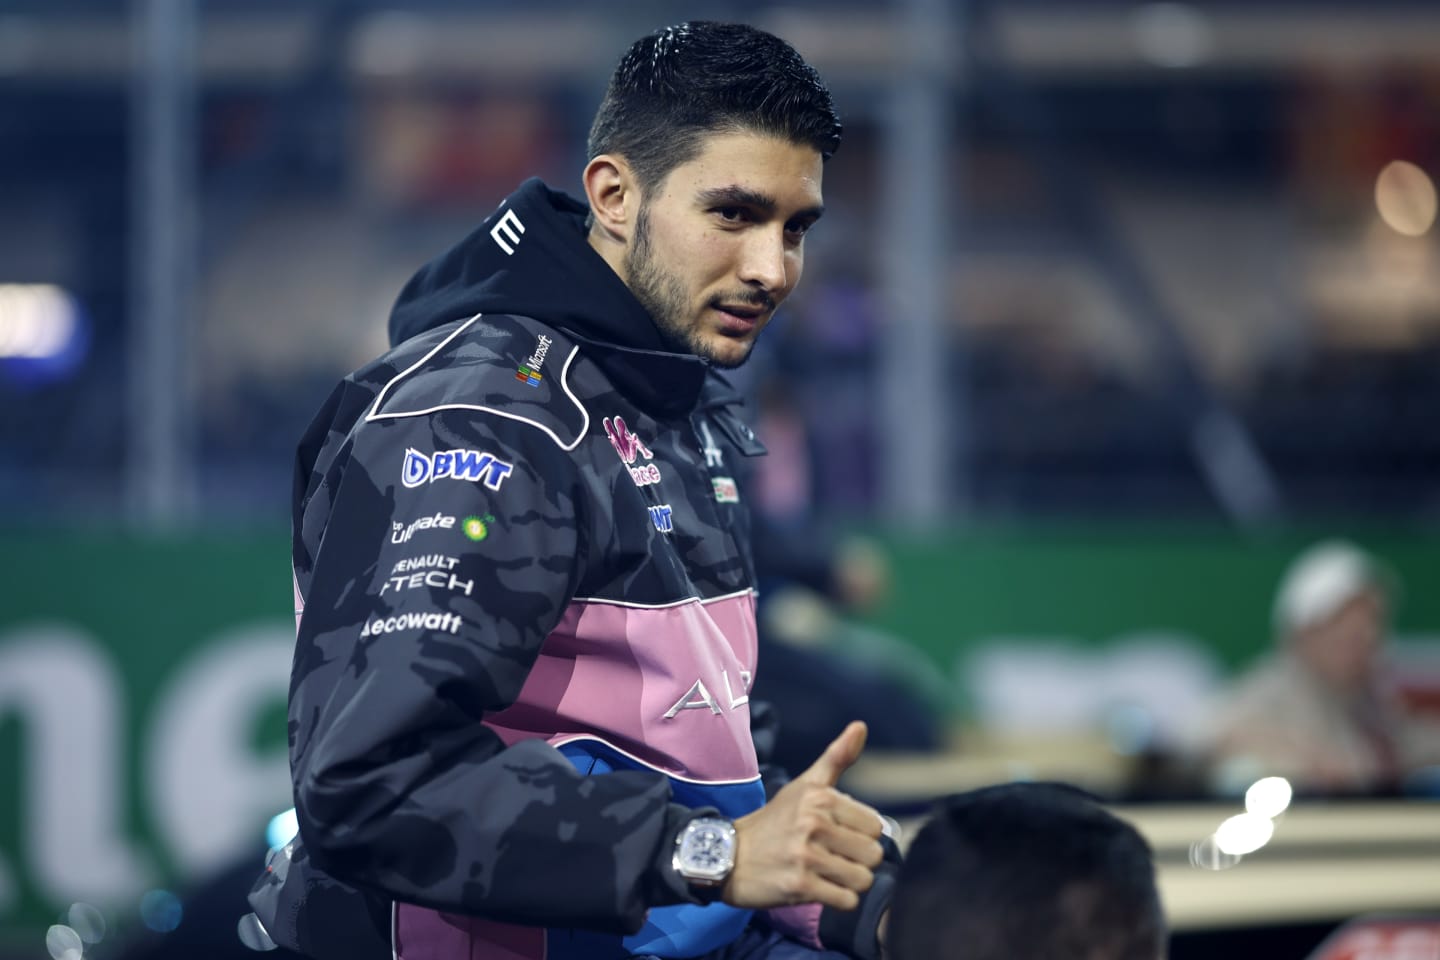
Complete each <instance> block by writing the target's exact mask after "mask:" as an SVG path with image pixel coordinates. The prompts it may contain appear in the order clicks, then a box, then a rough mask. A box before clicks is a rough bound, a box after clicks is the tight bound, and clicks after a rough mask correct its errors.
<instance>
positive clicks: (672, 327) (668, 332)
mask: <svg viewBox="0 0 1440 960" xmlns="http://www.w3.org/2000/svg"><path fill="white" fill-rule="evenodd" d="M624 266H625V276H626V277H627V278H628V283H629V287H630V292H631V293H632V294H634V295H635V299H636V300H639V301H640V305H641V306H642V307H644V308H645V312H646V313H648V314H650V318H651V319H652V320H654V321H655V328H656V329H657V330H659V331H660V339H661V341H662V342H663V343H664V344H665V349H666V350H669V351H671V352H672V353H688V354H692V355H694V356H697V357H701V358H703V359H705V360H708V361H710V362H711V363H713V364H714V365H715V366H717V367H720V368H722V369H727V370H729V369H734V368H735V367H738V366H740V365H741V364H742V363H744V362H745V361H746V360H749V359H750V352H751V351H750V350H749V349H746V351H745V354H744V355H743V356H742V357H740V358H739V359H738V360H735V359H726V358H722V357H719V356H716V355H715V352H714V351H713V350H712V349H711V348H710V347H709V346H708V345H707V344H706V343H705V340H704V338H703V337H702V336H701V334H700V329H699V326H698V324H697V323H694V322H690V321H688V320H687V314H688V312H689V305H688V301H689V298H688V297H687V296H686V293H685V285H684V283H682V282H681V280H680V278H679V277H677V276H676V275H675V274H674V273H670V272H667V271H666V270H665V269H664V268H662V267H661V266H660V264H659V263H657V262H656V260H655V249H654V247H653V245H652V244H651V242H650V205H649V204H648V203H644V202H642V203H641V204H640V212H639V214H638V215H637V216H636V218H635V242H634V244H633V245H632V246H631V247H630V249H629V250H628V251H627V252H626V254H625V263H624Z"/></svg>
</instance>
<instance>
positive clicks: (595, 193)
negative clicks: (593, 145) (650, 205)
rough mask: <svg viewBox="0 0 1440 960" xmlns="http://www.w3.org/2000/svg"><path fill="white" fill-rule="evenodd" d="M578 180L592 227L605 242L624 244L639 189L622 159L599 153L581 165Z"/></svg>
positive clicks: (632, 223)
mask: <svg viewBox="0 0 1440 960" xmlns="http://www.w3.org/2000/svg"><path fill="white" fill-rule="evenodd" d="M582 179H583V180H584V183H585V198H586V200H588V201H589V203H590V213H591V215H592V217H593V219H594V223H595V226H596V227H597V228H598V229H599V230H601V231H602V232H603V233H604V234H605V236H606V237H607V238H608V239H610V240H613V241H616V242H619V243H621V244H626V243H628V242H629V240H630V233H631V231H632V230H633V229H634V227H635V217H636V215H637V214H638V213H639V210H640V190H639V186H638V185H637V184H636V182H635V176H634V174H633V173H632V172H631V170H630V165H629V164H628V163H626V162H625V158H624V157H619V156H616V155H614V154H609V153H602V154H601V155H600V156H598V157H596V158H595V159H594V160H591V161H590V162H589V163H587V164H586V165H585V173H584V174H583V177H582Z"/></svg>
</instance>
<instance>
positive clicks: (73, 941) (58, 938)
mask: <svg viewBox="0 0 1440 960" xmlns="http://www.w3.org/2000/svg"><path fill="white" fill-rule="evenodd" d="M45 949H46V950H48V951H49V952H50V956H51V957H53V958H54V960H80V958H81V957H83V956H84V955H85V943H84V941H82V940H81V939H80V934H78V933H76V932H75V931H74V930H73V929H71V928H70V927H67V926H65V924H63V923H57V924H55V925H54V926H53V927H51V928H50V929H49V930H46V931H45Z"/></svg>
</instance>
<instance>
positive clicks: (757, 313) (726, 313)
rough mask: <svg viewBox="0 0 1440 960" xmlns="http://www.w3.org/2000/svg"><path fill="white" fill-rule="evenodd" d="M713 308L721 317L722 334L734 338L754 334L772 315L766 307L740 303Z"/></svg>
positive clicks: (714, 305) (718, 304) (716, 305)
mask: <svg viewBox="0 0 1440 960" xmlns="http://www.w3.org/2000/svg"><path fill="white" fill-rule="evenodd" d="M712 308H713V309H714V310H715V312H716V313H717V314H719V316H720V332H721V333H722V334H725V335H726V336H732V337H743V336H747V335H748V334H750V333H753V332H754V331H755V330H756V329H758V328H759V326H760V325H761V323H763V322H764V320H765V317H766V316H768V315H769V313H770V310H769V309H768V308H766V307H756V306H750V305H749V304H738V303H728V304H720V303H717V304H713V305H712Z"/></svg>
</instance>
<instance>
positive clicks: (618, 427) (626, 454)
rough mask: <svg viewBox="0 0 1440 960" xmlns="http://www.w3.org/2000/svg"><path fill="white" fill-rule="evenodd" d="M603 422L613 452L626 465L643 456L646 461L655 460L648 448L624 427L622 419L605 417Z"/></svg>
mask: <svg viewBox="0 0 1440 960" xmlns="http://www.w3.org/2000/svg"><path fill="white" fill-rule="evenodd" d="M603 422H604V424H605V436H607V437H609V438H610V446H612V447H614V448H615V452H616V453H618V454H620V459H621V460H624V461H625V462H626V463H627V464H631V463H634V462H635V458H636V457H637V456H643V457H644V458H645V459H646V460H654V459H655V454H653V453H651V452H650V448H649V447H647V446H645V444H643V443H641V442H640V438H639V437H637V436H635V434H633V433H631V432H630V428H629V427H627V426H625V420H624V418H623V417H606V418H605V419H604V421H603Z"/></svg>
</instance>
